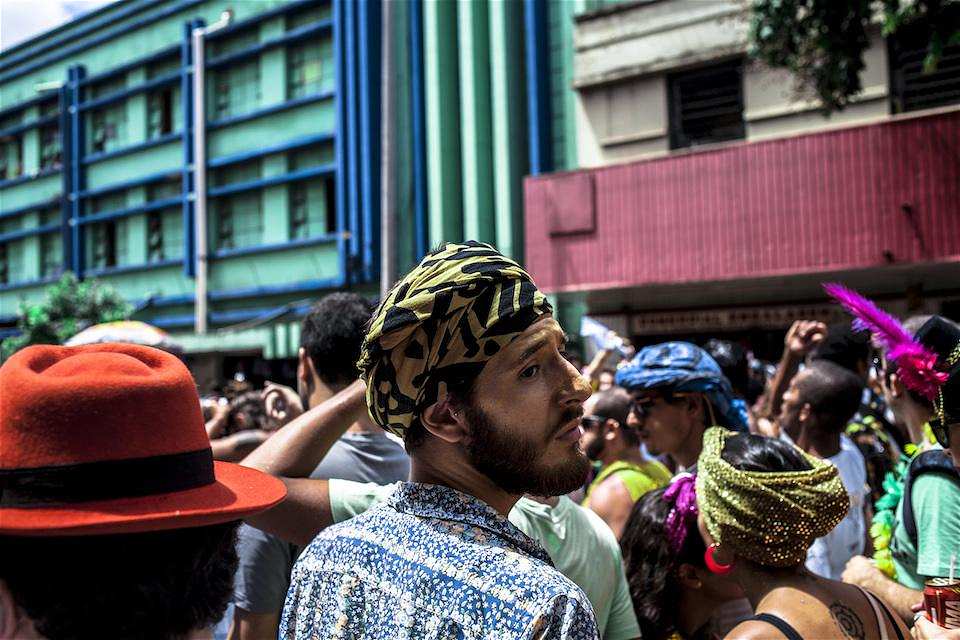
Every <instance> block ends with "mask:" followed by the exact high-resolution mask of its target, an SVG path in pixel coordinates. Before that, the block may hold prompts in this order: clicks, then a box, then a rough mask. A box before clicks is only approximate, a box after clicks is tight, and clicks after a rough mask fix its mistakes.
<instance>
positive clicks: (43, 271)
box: [40, 233, 63, 278]
mask: <svg viewBox="0 0 960 640" xmlns="http://www.w3.org/2000/svg"><path fill="white" fill-rule="evenodd" d="M62 249H63V248H62V246H61V241H60V234H57V233H45V234H43V235H42V236H40V277H41V278H48V277H51V276H55V275H57V274H58V273H60V271H61V270H62V269H63V250H62Z"/></svg>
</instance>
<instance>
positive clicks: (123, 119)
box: [90, 104, 127, 153]
mask: <svg viewBox="0 0 960 640" xmlns="http://www.w3.org/2000/svg"><path fill="white" fill-rule="evenodd" d="M126 138H127V110H126V107H125V105H124V104H119V105H110V106H108V107H103V108H101V109H97V110H95V111H94V112H93V113H91V114H90V151H91V152H92V153H104V152H107V151H113V150H114V149H119V148H120V147H122V146H123V145H124V144H125V143H126Z"/></svg>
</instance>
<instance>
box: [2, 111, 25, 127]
mask: <svg viewBox="0 0 960 640" xmlns="http://www.w3.org/2000/svg"><path fill="white" fill-rule="evenodd" d="M20 124H23V111H17V112H15V113H11V114H10V115H8V116H7V117H5V118H0V131H3V130H4V129H9V128H11V127H16V126H18V125H20Z"/></svg>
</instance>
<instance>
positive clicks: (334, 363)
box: [300, 292, 373, 386]
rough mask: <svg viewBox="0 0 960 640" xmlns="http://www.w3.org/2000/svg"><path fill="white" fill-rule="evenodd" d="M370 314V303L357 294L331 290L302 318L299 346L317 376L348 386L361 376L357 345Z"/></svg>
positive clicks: (371, 313) (360, 341) (326, 381)
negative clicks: (304, 350)
mask: <svg viewBox="0 0 960 640" xmlns="http://www.w3.org/2000/svg"><path fill="white" fill-rule="evenodd" d="M371 315H373V304H372V303H371V302H370V301H369V300H367V299H366V298H364V297H363V296H360V295H357V294H356V293H345V292H339V293H331V294H330V295H327V296H324V297H323V298H321V299H320V301H319V302H317V303H316V304H315V305H313V308H312V309H310V313H308V314H307V317H305V318H304V319H303V326H302V329H301V332H300V346H301V347H303V348H304V349H306V351H307V354H308V355H309V356H310V360H311V361H312V362H313V366H314V368H315V369H316V370H317V375H318V376H320V379H321V380H323V382H324V384H328V385H336V386H339V385H347V384H350V383H351V382H353V381H354V380H356V379H357V378H358V377H359V376H360V370H359V369H357V360H359V359H360V345H361V344H362V343H363V337H364V335H365V334H366V332H367V324H368V323H369V322H370V316H371Z"/></svg>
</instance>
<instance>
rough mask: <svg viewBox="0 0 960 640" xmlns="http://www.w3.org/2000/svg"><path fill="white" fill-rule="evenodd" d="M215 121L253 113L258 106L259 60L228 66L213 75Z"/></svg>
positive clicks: (212, 98) (212, 97)
mask: <svg viewBox="0 0 960 640" xmlns="http://www.w3.org/2000/svg"><path fill="white" fill-rule="evenodd" d="M212 93H213V95H212V96H211V100H212V101H213V117H214V119H215V120H219V119H221V118H227V117H230V116H236V115H240V114H243V113H247V112H249V111H253V110H254V109H256V108H257V107H258V106H259V104H260V60H259V59H254V60H251V61H249V62H244V63H238V64H236V65H228V66H227V67H224V68H222V69H219V70H217V71H216V73H215V74H214V81H213V92H212Z"/></svg>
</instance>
